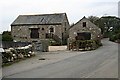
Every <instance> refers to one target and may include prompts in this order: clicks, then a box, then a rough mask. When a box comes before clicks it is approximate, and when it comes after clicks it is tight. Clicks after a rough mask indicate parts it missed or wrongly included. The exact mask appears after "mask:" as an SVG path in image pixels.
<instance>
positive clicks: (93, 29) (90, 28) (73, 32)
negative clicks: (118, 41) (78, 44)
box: [69, 18, 101, 40]
mask: <svg viewBox="0 0 120 80" xmlns="http://www.w3.org/2000/svg"><path fill="white" fill-rule="evenodd" d="M83 22H86V27H83ZM82 32H89V33H91V39H96V38H97V37H99V36H100V35H101V30H100V28H98V27H97V26H96V25H94V24H93V23H91V22H90V21H89V20H87V19H86V18H84V19H82V20H80V21H79V22H78V23H76V24H75V25H74V26H73V27H72V28H71V29H70V30H69V38H70V39H72V40H74V39H75V37H76V36H77V33H82Z"/></svg>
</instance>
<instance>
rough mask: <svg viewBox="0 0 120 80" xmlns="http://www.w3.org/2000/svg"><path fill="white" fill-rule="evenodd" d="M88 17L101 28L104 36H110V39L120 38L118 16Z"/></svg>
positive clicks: (119, 20)
mask: <svg viewBox="0 0 120 80" xmlns="http://www.w3.org/2000/svg"><path fill="white" fill-rule="evenodd" d="M88 19H89V20H90V21H91V22H93V23H94V24H96V25H97V26H98V27H99V28H101V31H102V35H103V37H104V38H110V41H119V40H120V18H118V17H115V16H103V17H101V18H98V17H96V16H89V17H88Z"/></svg>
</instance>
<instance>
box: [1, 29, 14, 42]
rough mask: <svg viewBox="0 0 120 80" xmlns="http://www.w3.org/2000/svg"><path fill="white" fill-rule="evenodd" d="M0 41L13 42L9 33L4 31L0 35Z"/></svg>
mask: <svg viewBox="0 0 120 80" xmlns="http://www.w3.org/2000/svg"><path fill="white" fill-rule="evenodd" d="M2 41H13V38H12V35H11V32H10V31H4V32H3V33H2Z"/></svg>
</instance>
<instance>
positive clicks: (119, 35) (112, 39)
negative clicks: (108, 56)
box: [109, 33, 120, 42]
mask: <svg viewBox="0 0 120 80" xmlns="http://www.w3.org/2000/svg"><path fill="white" fill-rule="evenodd" d="M109 40H110V41H113V42H115V41H116V40H120V33H118V34H116V35H113V36H111V37H110V38H109Z"/></svg>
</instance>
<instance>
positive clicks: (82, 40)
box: [68, 17, 101, 51]
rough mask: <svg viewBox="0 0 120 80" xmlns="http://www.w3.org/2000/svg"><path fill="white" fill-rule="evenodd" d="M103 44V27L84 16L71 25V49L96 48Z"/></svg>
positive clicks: (69, 46)
mask: <svg viewBox="0 0 120 80" xmlns="http://www.w3.org/2000/svg"><path fill="white" fill-rule="evenodd" d="M99 46H101V29H100V28H99V27H98V26H96V25H95V24H93V23H92V22H91V21H89V20H88V19H87V18H86V17H83V18H82V19H81V20H80V21H78V22H77V23H76V24H74V25H73V26H71V27H70V29H69V39H68V49H69V50H71V49H72V50H77V51H78V50H94V49H97V48H98V47H99Z"/></svg>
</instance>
